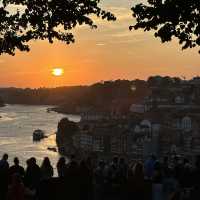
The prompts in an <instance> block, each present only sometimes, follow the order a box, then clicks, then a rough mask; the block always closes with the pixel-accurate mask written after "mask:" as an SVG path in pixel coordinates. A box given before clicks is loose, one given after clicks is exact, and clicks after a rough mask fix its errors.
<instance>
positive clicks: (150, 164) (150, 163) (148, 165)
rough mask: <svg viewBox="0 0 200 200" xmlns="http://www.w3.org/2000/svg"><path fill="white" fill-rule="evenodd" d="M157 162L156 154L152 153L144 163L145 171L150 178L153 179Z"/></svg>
mask: <svg viewBox="0 0 200 200" xmlns="http://www.w3.org/2000/svg"><path fill="white" fill-rule="evenodd" d="M155 162H156V157H155V155H151V156H150V158H149V159H148V160H146V161H145V163H144V172H145V176H146V177H147V178H148V179H152V176H153V172H154V165H155Z"/></svg>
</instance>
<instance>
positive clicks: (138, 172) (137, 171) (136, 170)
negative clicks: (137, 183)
mask: <svg viewBox="0 0 200 200" xmlns="http://www.w3.org/2000/svg"><path fill="white" fill-rule="evenodd" d="M133 175H134V176H137V177H141V178H144V169H143V165H142V163H141V162H137V163H136V164H135V165H134V167H133Z"/></svg>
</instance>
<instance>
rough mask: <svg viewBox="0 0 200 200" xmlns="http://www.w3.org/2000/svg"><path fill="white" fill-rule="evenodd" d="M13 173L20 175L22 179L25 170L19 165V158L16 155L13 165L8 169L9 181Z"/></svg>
mask: <svg viewBox="0 0 200 200" xmlns="http://www.w3.org/2000/svg"><path fill="white" fill-rule="evenodd" d="M13 174H18V175H20V177H21V179H22V180H23V179H24V175H25V171H24V168H23V167H22V166H20V165H19V159H18V158H17V157H15V158H14V165H13V166H11V167H10V169H9V180H10V181H11V177H12V175H13Z"/></svg>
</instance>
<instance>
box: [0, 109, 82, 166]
mask: <svg viewBox="0 0 200 200" xmlns="http://www.w3.org/2000/svg"><path fill="white" fill-rule="evenodd" d="M49 107H50V106H26V105H7V106H6V107H2V108H0V116H1V117H2V118H0V156H2V154H3V153H8V154H9V160H10V163H11V162H12V160H13V157H15V156H18V157H19V158H20V160H21V163H22V164H23V165H24V166H25V165H26V160H27V159H28V158H30V157H32V156H34V157H36V158H37V160H38V163H39V164H40V163H41V161H42V159H43V158H44V157H45V156H48V157H49V158H50V160H51V161H52V164H53V165H54V167H55V164H56V162H57V160H58V159H59V154H58V153H56V152H52V151H49V150H47V148H48V147H55V146H56V141H55V134H53V133H55V131H56V129H57V125H58V122H59V121H60V119H62V118H63V117H68V118H69V119H70V120H73V121H79V120H80V117H79V116H75V115H64V114H59V113H56V112H50V113H48V112H47V111H46V110H47V108H49ZM35 129H42V130H44V131H45V133H46V135H51V136H49V137H48V138H47V139H44V140H42V141H41V142H38V143H33V140H32V134H33V131H34V130H35Z"/></svg>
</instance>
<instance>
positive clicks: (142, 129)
mask: <svg viewBox="0 0 200 200" xmlns="http://www.w3.org/2000/svg"><path fill="white" fill-rule="evenodd" d="M146 84H147V88H148V89H147V91H148V92H146V93H145V95H143V97H142V98H138V100H137V101H136V100H134V98H133V99H132V103H131V104H130V105H129V109H128V110H126V112H124V111H125V110H123V109H122V110H123V112H121V111H122V110H120V109H119V108H121V107H123V106H122V103H121V104H120V103H119V102H120V101H118V104H114V102H113V106H112V109H111V110H110V111H101V110H100V111H99V110H95V109H93V108H92V107H91V108H87V109H85V110H84V109H83V110H82V112H81V122H80V123H75V124H74V126H76V127H77V128H76V131H75V132H74V133H73V134H70V131H69V129H68V128H67V127H66V128H65V129H63V130H62V131H59V126H58V133H57V138H59V143H58V146H59V149H60V150H62V153H70V152H71V150H72V149H73V153H75V152H79V153H80V152H81V153H82V154H83V155H88V154H94V155H97V156H100V157H101V156H102V157H105V156H106V157H109V156H113V155H123V156H124V157H127V158H130V159H140V160H144V159H145V158H147V157H148V156H149V155H150V154H152V153H153V154H156V155H157V156H159V157H162V156H166V155H167V156H177V155H178V156H183V155H184V156H186V157H194V156H195V155H198V154H200V77H194V78H193V79H191V80H184V79H180V78H170V77H161V76H155V77H150V78H149V79H148V81H147V82H146ZM134 91H137V87H136V88H134ZM141 96H142V95H141ZM141 96H140V97H141ZM119 100H120V99H119ZM117 105H118V106H117ZM61 123H62V122H61ZM69 138H70V140H69ZM66 141H67V142H66ZM69 141H70V142H69ZM65 148H67V149H68V150H67V152H66V151H65Z"/></svg>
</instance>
